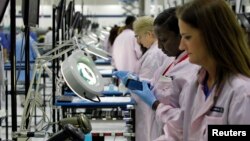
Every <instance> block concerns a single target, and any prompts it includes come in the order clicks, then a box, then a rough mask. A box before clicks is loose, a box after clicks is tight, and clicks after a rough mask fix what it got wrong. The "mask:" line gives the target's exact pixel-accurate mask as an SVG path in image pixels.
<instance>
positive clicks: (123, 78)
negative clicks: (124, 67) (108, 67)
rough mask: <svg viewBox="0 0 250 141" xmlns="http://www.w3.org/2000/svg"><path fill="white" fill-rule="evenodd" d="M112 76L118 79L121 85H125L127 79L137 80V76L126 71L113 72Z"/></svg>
mask: <svg viewBox="0 0 250 141" xmlns="http://www.w3.org/2000/svg"><path fill="white" fill-rule="evenodd" d="M113 75H114V76H116V77H117V78H119V79H120V80H121V81H122V83H123V85H126V84H127V81H128V79H135V80H138V79H139V78H138V76H136V75H135V74H132V73H130V72H128V71H115V72H113Z"/></svg>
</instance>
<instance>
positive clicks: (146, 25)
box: [133, 16, 154, 34]
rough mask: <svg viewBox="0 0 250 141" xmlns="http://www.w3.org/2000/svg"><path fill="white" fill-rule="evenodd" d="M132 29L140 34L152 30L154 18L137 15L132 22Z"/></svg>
mask: <svg viewBox="0 0 250 141" xmlns="http://www.w3.org/2000/svg"><path fill="white" fill-rule="evenodd" d="M133 29H134V32H135V33H136V34H140V33H143V32H147V31H150V32H153V29H154V19H153V18H152V17H150V16H143V17H139V18H137V20H136V21H135V22H134V23H133Z"/></svg>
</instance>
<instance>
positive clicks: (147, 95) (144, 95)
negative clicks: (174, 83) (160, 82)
mask: <svg viewBox="0 0 250 141" xmlns="http://www.w3.org/2000/svg"><path fill="white" fill-rule="evenodd" d="M131 92H132V93H134V94H136V95H138V96H139V97H140V98H141V99H142V100H143V101H144V102H145V103H146V104H148V105H149V106H150V107H151V108H152V105H153V104H154V102H155V101H156V98H155V95H154V94H153V93H152V91H151V90H150V88H149V85H148V82H146V81H142V91H141V90H131Z"/></svg>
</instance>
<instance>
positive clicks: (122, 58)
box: [112, 16, 142, 72]
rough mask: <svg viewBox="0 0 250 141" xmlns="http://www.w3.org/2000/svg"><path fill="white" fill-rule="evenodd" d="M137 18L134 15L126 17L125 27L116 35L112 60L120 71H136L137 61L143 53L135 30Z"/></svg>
mask: <svg viewBox="0 0 250 141" xmlns="http://www.w3.org/2000/svg"><path fill="white" fill-rule="evenodd" d="M135 20H136V18H135V17H134V16H128V17H127V18H126V20H125V29H124V30H123V31H122V32H121V33H120V34H119V35H118V36H117V37H116V39H115V41H114V44H113V53H112V59H113V60H112V61H113V65H114V67H115V68H116V69H117V70H119V71H129V72H134V71H135V66H136V63H137V62H138V60H139V58H140V57H141V55H142V53H141V50H140V46H139V44H138V43H137V41H136V38H135V33H134V31H133V23H134V21H135Z"/></svg>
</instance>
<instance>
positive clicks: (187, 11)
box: [177, 0, 250, 86]
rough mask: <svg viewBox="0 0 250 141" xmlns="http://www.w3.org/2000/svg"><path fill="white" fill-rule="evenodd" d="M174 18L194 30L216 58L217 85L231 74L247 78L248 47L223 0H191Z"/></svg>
mask: <svg viewBox="0 0 250 141" xmlns="http://www.w3.org/2000/svg"><path fill="white" fill-rule="evenodd" d="M177 17H178V19H180V20H182V21H183V22H185V23H186V24H188V25H189V26H191V27H193V28H196V29H198V30H199V31H200V32H201V35H202V36H203V37H202V38H203V40H204V43H205V47H206V50H207V53H208V54H209V56H211V57H212V58H213V59H214V60H216V79H217V80H216V82H217V83H218V85H219V86H221V85H223V83H224V82H225V81H226V80H228V78H229V77H230V76H231V75H235V74H238V73H239V74H243V75H245V76H248V77H250V71H249V68H250V50H249V47H248V45H247V41H246V38H245V37H244V34H243V32H242V29H241V26H240V24H239V22H238V21H237V19H236V16H235V13H234V12H233V11H232V9H231V8H230V7H229V5H228V4H227V3H226V2H225V1H224V0H194V1H192V2H190V3H187V4H185V5H183V6H181V7H180V8H179V9H178V10H177Z"/></svg>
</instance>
